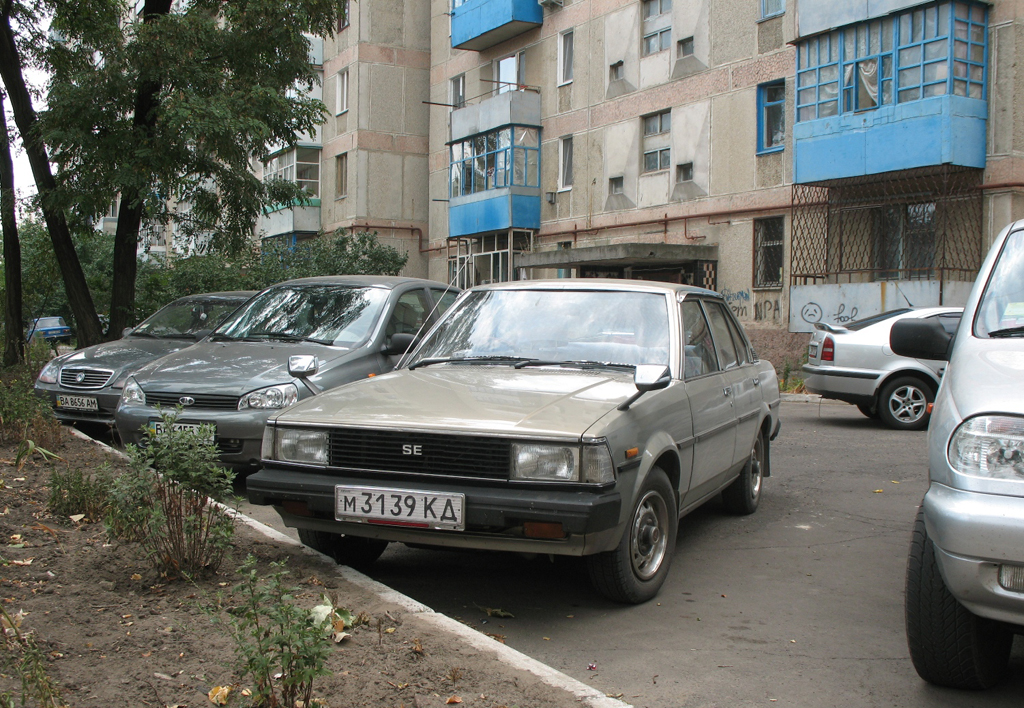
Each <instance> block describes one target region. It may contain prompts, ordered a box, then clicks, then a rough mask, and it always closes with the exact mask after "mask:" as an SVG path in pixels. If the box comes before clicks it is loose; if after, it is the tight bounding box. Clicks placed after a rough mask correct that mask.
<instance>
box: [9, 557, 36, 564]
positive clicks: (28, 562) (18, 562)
mask: <svg viewBox="0 0 1024 708" xmlns="http://www.w3.org/2000/svg"><path fill="white" fill-rule="evenodd" d="M33 560H34V559H32V558H26V559H25V560H20V561H19V560H12V561H11V565H32V561H33Z"/></svg>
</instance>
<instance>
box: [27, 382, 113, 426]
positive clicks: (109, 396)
mask: <svg viewBox="0 0 1024 708" xmlns="http://www.w3.org/2000/svg"><path fill="white" fill-rule="evenodd" d="M35 394H36V396H38V397H39V398H41V399H42V400H44V401H46V402H47V403H49V404H50V408H52V409H53V415H54V416H55V417H56V418H57V420H61V421H65V422H69V423H70V422H88V423H102V424H104V425H113V424H114V412H115V411H116V410H117V404H118V402H119V401H120V400H121V389H119V388H117V389H114V388H110V387H109V386H105V387H104V388H101V389H82V390H75V389H70V388H62V387H60V386H57V385H56V384H41V383H36V385H35ZM61 394H63V395H66V396H86V397H89V398H95V399H96V404H97V405H98V407H99V410H95V411H88V410H77V409H70V408H61V407H60V406H58V405H57V396H58V395H61Z"/></svg>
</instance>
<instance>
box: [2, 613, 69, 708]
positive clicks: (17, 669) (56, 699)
mask: <svg viewBox="0 0 1024 708" xmlns="http://www.w3.org/2000/svg"><path fill="white" fill-rule="evenodd" d="M24 618H25V613H24V612H18V613H16V614H14V615H11V614H9V613H8V612H7V610H5V609H4V608H3V607H0V627H2V630H3V631H2V632H0V634H2V635H3V643H4V646H3V653H2V658H0V667H2V668H3V669H4V670H5V672H6V671H9V672H11V673H12V674H14V675H16V676H17V677H18V678H19V679H21V705H22V706H27V705H29V702H30V701H35V705H37V706H38V707H39V708H67V705H68V704H67V703H65V702H64V698H63V697H62V696H61V694H60V686H59V685H58V684H57V682H56V681H54V680H53V679H52V678H51V677H50V675H49V673H48V672H47V670H46V663H47V660H46V652H45V651H44V650H43V649H42V648H41V647H40V646H39V644H38V643H37V642H36V639H35V636H34V635H33V634H32V633H31V632H28V631H26V630H24V629H22V626H21V624H22V620H24ZM14 705H15V703H14V697H13V696H11V695H9V694H6V693H5V694H0V708H8V707H10V708H13V706H14Z"/></svg>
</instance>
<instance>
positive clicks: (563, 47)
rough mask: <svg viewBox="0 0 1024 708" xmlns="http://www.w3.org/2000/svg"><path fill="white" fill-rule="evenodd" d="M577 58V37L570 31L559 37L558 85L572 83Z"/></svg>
mask: <svg viewBox="0 0 1024 708" xmlns="http://www.w3.org/2000/svg"><path fill="white" fill-rule="evenodd" d="M574 56H575V36H574V32H573V30H571V29H569V30H566V31H565V32H562V33H561V34H560V35H558V85H559V86H565V85H566V84H571V83H572V77H573V60H574ZM567 57H568V58H567Z"/></svg>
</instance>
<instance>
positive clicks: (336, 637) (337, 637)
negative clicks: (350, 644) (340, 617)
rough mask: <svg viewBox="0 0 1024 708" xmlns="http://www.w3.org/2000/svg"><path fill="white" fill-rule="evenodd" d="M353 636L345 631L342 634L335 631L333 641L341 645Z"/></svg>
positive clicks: (332, 636)
mask: <svg viewBox="0 0 1024 708" xmlns="http://www.w3.org/2000/svg"><path fill="white" fill-rule="evenodd" d="M351 636H352V635H351V634H349V633H348V632H344V631H342V632H338V631H335V632H332V633H331V639H332V640H333V641H334V643H335V644H340V643H341V642H343V641H344V640H346V639H348V638H349V637H351Z"/></svg>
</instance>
